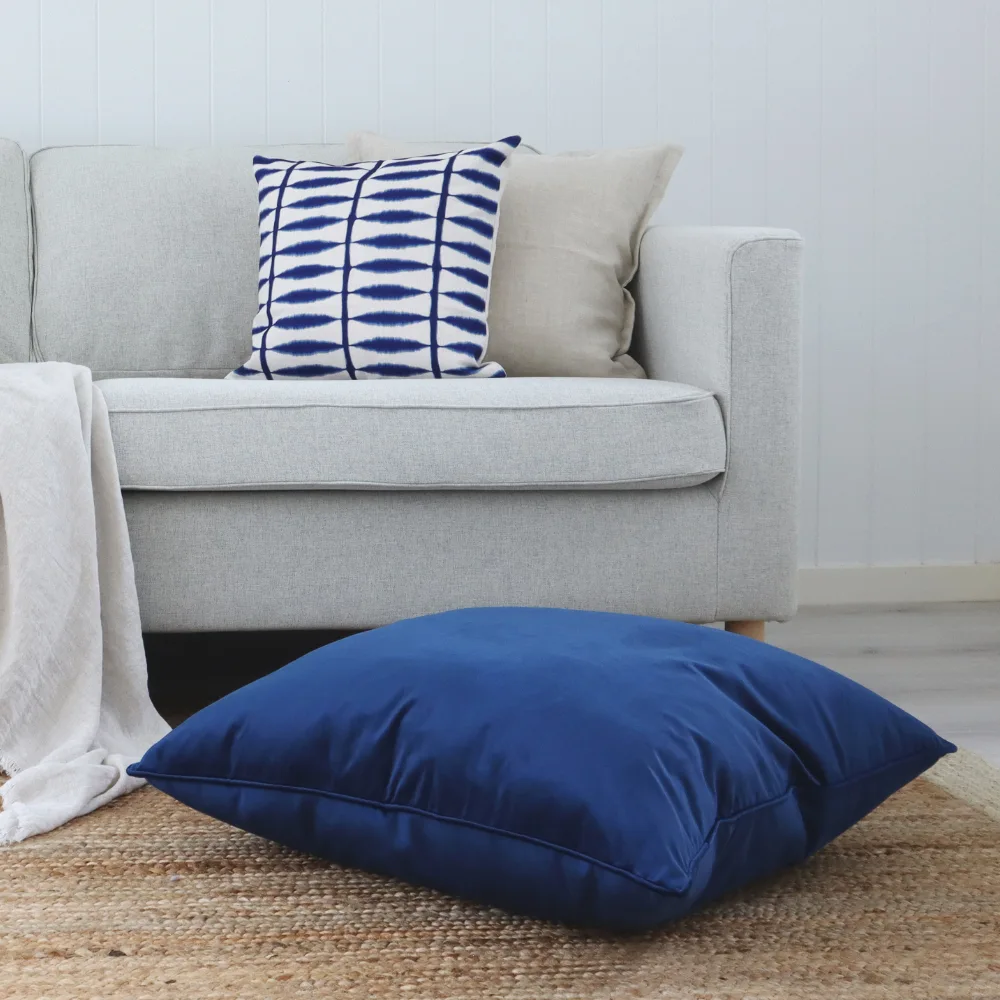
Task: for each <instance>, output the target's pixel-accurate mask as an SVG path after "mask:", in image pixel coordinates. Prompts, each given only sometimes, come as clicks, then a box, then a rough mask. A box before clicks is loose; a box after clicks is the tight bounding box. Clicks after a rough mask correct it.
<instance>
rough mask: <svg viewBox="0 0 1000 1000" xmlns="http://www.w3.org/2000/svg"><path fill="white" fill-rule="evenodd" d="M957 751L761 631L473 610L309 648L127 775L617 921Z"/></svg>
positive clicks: (737, 877)
mask: <svg viewBox="0 0 1000 1000" xmlns="http://www.w3.org/2000/svg"><path fill="white" fill-rule="evenodd" d="M954 749H955V748H954V747H953V746H952V745H951V744H950V743H948V742H947V741H945V740H943V739H941V738H940V737H939V736H937V735H936V734H935V733H934V732H933V731H932V730H931V729H929V728H928V727H927V726H925V725H924V724H923V723H921V722H919V721H918V720H917V719H915V718H913V717H912V716H910V715H908V714H907V713H906V712H904V711H902V710H901V709H899V708H897V707H896V706H895V705H893V704H891V703H890V702H888V701H886V700H885V699H883V698H881V697H879V696H878V695H876V694H873V693H872V692H871V691H869V690H867V689H866V688H864V687H861V686H860V685H858V684H855V683H854V682H853V681H850V680H848V679H847V678H845V677H843V676H841V675H840V674H837V673H835V672H833V671H832V670H827V669H826V668H824V667H821V666H819V665H818V664H816V663H812V662H810V661H809V660H804V659H802V658H801V657H798V656H795V655H793V654H791V653H787V652H784V651H782V650H780V649H776V648H775V647H774V646H769V645H765V644H764V643H759V642H755V641H754V640H753V639H747V638H743V637H741V636H735V635H730V634H727V633H725V632H722V631H720V630H717V629H711V628H706V627H704V626H699V625H684V624H680V623H677V622H671V621H663V620H660V619H655V618H642V617H638V616H632V615H617V614H605V613H598V612H584V611H561V610H555V609H543V608H478V609H469V610H463V611H450V612H446V613H444V614H437V615H429V616H427V617H423V618H415V619H411V620H408V621H401V622H397V623H396V624H393V625H388V626H386V627H384V628H378V629H375V630H373V631H371V632H365V633H361V634H359V635H354V636H351V637H350V638H347V639H342V640H340V641H339V642H334V643H331V644H330V645H328V646H324V647H322V648H321V649H317V650H314V651H313V652H311V653H308V654H307V655H306V656H303V657H301V658H300V659H298V660H296V661H294V662H293V663H290V664H289V665H288V666H286V667H284V668H282V669H281V670H278V671H277V672H276V673H273V674H271V675H269V676H267V677H264V678H263V679H261V680H259V681H256V682H255V683H253V684H249V685H248V686H246V687H244V688H242V689H240V690H239V691H236V692H234V693H233V694H231V695H228V696H227V697H225V698H223V699H222V700H221V701H218V702H216V703H215V704H214V705H210V706H209V707H208V708H206V709H204V710H202V711H201V712H199V713H198V714H197V715H194V716H192V717H191V718H190V719H188V720H187V721H186V722H184V723H183V724H182V725H180V726H179V727H178V728H177V729H175V730H174V731H173V732H172V733H170V734H169V735H168V736H166V737H165V738H164V739H162V740H161V741H160V742H159V743H157V744H156V745H155V746H153V747H151V748H150V750H149V751H148V752H147V753H146V755H145V756H144V757H143V759H142V760H141V761H140V762H139V763H138V764H135V765H133V766H132V767H130V768H129V773H130V774H133V775H137V776H140V777H143V778H147V779H148V780H149V782H150V783H151V784H153V785H155V786H156V787H157V788H159V789H162V790H163V791H164V792H167V793H168V794H170V795H172V796H174V797H175V798H177V799H179V800H180V801H181V802H185V803H187V804H188V805H190V806H193V807H194V808H195V809H199V810H201V811H202V812H205V813H208V814H209V815H210V816H215V817H217V818H218V819H221V820H224V821H226V822H227V823H231V824H233V825H235V826H238V827H242V828H243V829H245V830H249V831H251V832H252V833H256V834H260V835H261V836H263V837H267V838H270V839H271V840H275V841H278V842H279V843H281V844H286V845H288V846H290V847H293V848H297V849H298V850H301V851H307V852H309V853H311V854H317V855H321V856H322V857H324V858H329V859H330V860H331V861H335V862H337V863H338V864H342V865H351V866H356V867H358V868H363V869H367V870H369V871H372V872H380V873H383V874H387V875H392V876H396V877H397V878H400V879H405V880H406V881H408V882H413V883H417V884H420V885H425V886H430V887H432V888H435V889H439V890H442V891H444V892H447V893H452V894H454V895H456V896H461V897H464V898H466V899H470V900H478V901H480V902H484V903H490V904H494V905H496V906H501V907H505V908H507V909H510V910H513V911H516V912H518V913H523V914H528V915H531V916H536V917H542V918H547V919H551V920H558V921H565V922H568V923H572V924H579V925H593V926H602V927H607V928H612V929H619V930H630V929H641V928H646V927H650V926H653V925H656V924H660V923H662V922H664V921H668V920H672V919H675V918H677V917H680V916H683V915H684V914H686V913H688V912H689V911H691V910H693V909H695V908H696V907H699V906H701V905H702V904H704V903H705V902H706V901H708V900H711V899H714V898H716V897H717V896H720V895H721V894H723V893H725V892H728V891H730V890H732V889H736V888H737V887H739V886H742V885H744V884H746V883H748V882H751V881H753V880H754V879H758V878H761V877H762V876H765V875H768V874H769V873H771V872H774V871H777V870H778V869H781V868H784V867H785V866H787V865H793V864H795V863H797V862H800V861H802V860H803V859H804V858H807V857H808V856H809V855H810V854H812V853H813V852H814V851H816V850H818V849H819V848H821V847H822V846H823V845H824V844H826V843H828V842H829V841H830V840H832V839H833V838H834V837H836V836H838V834H840V833H842V832H843V831H844V830H846V829H847V828H848V827H849V826H851V825H852V824H854V823H856V822H857V821H858V820H859V819H861V817H862V816H864V815H865V814H866V813H868V812H869V811H870V810H871V809H873V808H874V807H875V806H877V805H878V804H879V803H880V802H882V801H883V799H885V798H886V797H887V796H889V795H891V794H892V793H893V792H894V791H896V790H897V789H898V788H900V787H901V786H902V785H905V784H906V783H907V782H909V781H910V780H911V779H913V778H915V777H916V776H917V775H919V774H920V773H921V772H922V771H924V770H925V769H926V768H928V767H930V765H931V764H933V763H934V762H935V761H936V760H938V758H940V757H941V756H942V755H944V754H946V753H950V752H951V751H953V750H954Z"/></svg>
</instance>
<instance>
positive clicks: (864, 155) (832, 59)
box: [817, 0, 875, 565]
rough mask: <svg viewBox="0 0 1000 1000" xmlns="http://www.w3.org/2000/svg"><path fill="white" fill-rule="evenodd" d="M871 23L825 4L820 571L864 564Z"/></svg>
mask: <svg viewBox="0 0 1000 1000" xmlns="http://www.w3.org/2000/svg"><path fill="white" fill-rule="evenodd" d="M874 95H875V18H874V7H873V5H872V4H871V3H869V2H868V0H836V2H835V3H832V4H831V3H827V4H825V6H824V25H823V109H822V113H823V162H822V169H823V191H822V199H821V204H822V217H821V224H822V228H823V246H822V251H821V252H822V269H823V273H822V282H821V288H820V295H821V297H822V303H823V315H822V321H821V328H820V367H821V371H822V386H821V398H820V413H819V421H820V454H821V463H822V464H821V467H820V475H819V505H818V524H817V550H818V557H819V562H820V564H821V565H851V564H859V563H860V564H864V563H867V562H868V558H869V550H870V536H869V529H870V525H871V455H872V442H871V436H872V435H871V419H872V393H873V382H872V370H871V353H872V336H873V329H872V327H873V307H874V302H873V299H874V285H873V270H874V266H875V260H874V237H873V218H874V212H875V205H874V188H875V100H874Z"/></svg>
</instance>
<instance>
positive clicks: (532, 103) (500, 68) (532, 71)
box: [493, 0, 549, 150]
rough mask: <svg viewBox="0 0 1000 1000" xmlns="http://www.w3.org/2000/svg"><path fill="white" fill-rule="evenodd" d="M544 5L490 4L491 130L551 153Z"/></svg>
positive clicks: (537, 0) (535, 0)
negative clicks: (521, 139) (548, 125)
mask: <svg viewBox="0 0 1000 1000" xmlns="http://www.w3.org/2000/svg"><path fill="white" fill-rule="evenodd" d="M545 25H546V12H545V4H544V3H543V2H542V0H493V131H494V132H495V133H496V135H497V137H501V136H505V135H520V136H521V137H522V138H523V139H524V141H525V142H527V143H530V144H531V145H532V146H535V147H537V148H538V149H543V150H547V149H548V148H549V135H548V127H547V117H548V116H547V105H548V97H547V93H548V90H547V75H548V69H547V67H548V36H547V34H546V30H545Z"/></svg>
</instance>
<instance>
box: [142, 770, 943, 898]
mask: <svg viewBox="0 0 1000 1000" xmlns="http://www.w3.org/2000/svg"><path fill="white" fill-rule="evenodd" d="M939 757H940V755H935V754H933V753H929V752H928V751H926V750H919V751H917V752H915V753H911V754H906V755H905V756H903V757H898V758H895V759H893V760H891V761H886V762H884V763H882V764H879V765H878V766H877V767H872V768H869V769H868V770H866V771H861V772H859V773H858V774H854V775H851V776H850V777H849V778H844V779H842V780H841V781H837V782H834V783H832V784H828V785H821V786H820V785H819V783H818V782H817V783H816V786H818V787H822V788H823V789H824V790H830V789H834V788H840V787H842V786H844V785H850V784H854V783H856V782H858V781H864V780H865V779H866V778H869V777H871V776H872V775H875V774H878V773H879V772H881V771H886V770H889V768H892V767H898V766H899V765H900V764H904V763H906V762H907V761H909V760H916V759H917V758H932V759H933V760H938V759H939ZM128 770H129V774H131V775H132V776H133V777H137V778H147V779H151V778H152V779H160V780H163V781H188V782H194V783H197V784H204V785H225V786H231V787H237V788H262V789H266V790H268V791H275V792H288V793H291V794H297V795H319V796H321V797H322V798H326V799H333V800H335V801H341V802H350V803H353V804H354V805H362V806H368V807H369V808H372V809H384V810H388V811H390V812H405V813H409V814H411V815H414V816H422V817H424V818H425V819H432V820H435V821H436V822H439V823H451V824H453V825H456V826H465V827H470V828H472V829H476V830H481V831H483V832H485V833H492V834H495V835H496V836H498V837H506V838H509V839H511V840H521V841H524V842H526V843H529V844H535V845H537V846H539V847H545V848H548V849H549V850H552V851H555V852H556V853H558V854H563V855H565V856H567V857H572V858H576V859H577V860H579V861H584V862H586V863H588V864H592V865H595V866H597V867H598V868H603V869H604V870H605V871H609V872H612V873H613V874H615V875H620V876H622V877H623V878H627V879H629V880H631V881H633V882H636V883H637V884H639V885H642V886H645V887H646V888H648V889H652V890H653V891H654V892H657V893H659V894H660V895H664V896H679V895H683V894H684V893H685V892H687V890H688V889H689V888H690V886H691V880H692V873H693V871H694V869H695V866H696V865H697V864H698V861H699V860H700V859H701V857H702V855H703V854H704V853H705V851H707V850H708V848H709V845H710V844H711V843H712V842H713V840H714V839H715V836H716V833H717V832H718V829H719V827H720V826H722V824H724V823H733V822H735V821H736V820H738V819H742V818H743V817H744V816H747V815H749V814H751V813H754V812H758V811H759V810H761V809H766V808H768V807H769V806H773V805H777V804H778V803H779V802H782V801H784V800H785V799H787V798H788V797H789V796H790V795H794V794H795V793H796V792H797V791H798V790H799V788H801V787H805V786H803V785H798V784H792V785H790V786H789V787H788V788H786V789H785V790H784V791H783V792H782V793H781V794H779V795H775V796H773V797H772V798H770V799H765V800H764V801H763V802H757V803H755V804H754V805H752V806H747V807H746V808H745V809H740V810H739V811H738V812H735V813H731V814H730V815H729V816H720V817H717V818H716V820H715V822H714V823H713V824H712V826H711V828H710V829H709V831H708V832H707V833H706V835H705V839H704V841H703V843H702V845H701V847H700V848H699V849H698V851H697V852H696V853H695V854H694V855H693V857H692V858H691V860H690V861H689V862H688V864H687V865H686V867H685V870H684V883H685V884H684V886H683V887H682V888H676V889H675V888H671V887H668V886H664V885H661V884H660V883H658V882H653V881H651V880H650V879H647V878H645V877H644V876H642V875H638V874H636V873H635V872H631V871H628V870H627V869H625V868H620V867H618V866H617V865H614V864H611V863H610V862H608V861H601V860H600V859H598V858H594V857H591V856H590V855H588V854H584V853H583V852H581V851H574V850H573V849H572V848H569V847H564V846H562V845H561V844H553V843H552V842H551V841H548V840H544V839H543V838H541V837H532V836H529V835H528V834H523V833H518V832H516V831H514V830H501V829H499V828H497V827H494V826H490V825H489V824H486V823H477V822H475V821H473V820H468V819H460V818H458V817H455V816H442V815H440V814H439V813H434V812H431V811H429V810H427V809H420V808H419V807H417V806H409V805H400V804H399V803H395V802H377V801H375V800H374V799H364V798H360V797H359V796H355V795H345V794H344V793H342V792H330V791H327V790H326V789H319V788H302V787H300V786H297V785H279V784H274V783H271V782H267V781H249V780H247V779H243V778H223V777H216V776H212V775H206V776H201V775H190V774H164V773H162V772H159V771H150V770H146V769H143V768H139V767H138V766H136V765H132V766H131V767H130V768H129V769H128ZM813 780H814V781H815V779H813Z"/></svg>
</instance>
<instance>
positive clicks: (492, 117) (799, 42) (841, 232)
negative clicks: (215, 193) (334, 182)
mask: <svg viewBox="0 0 1000 1000" xmlns="http://www.w3.org/2000/svg"><path fill="white" fill-rule="evenodd" d="M355 128H370V129H376V130H381V131H385V132H387V133H390V134H392V135H395V136H399V137H404V138H407V137H409V138H421V137H431V136H433V137H438V138H448V139H452V138H476V139H479V138H487V137H494V136H499V135H503V134H509V133H511V132H521V133H522V134H523V135H524V136H525V138H526V139H527V140H528V141H529V142H531V143H533V144H535V145H537V146H539V147H541V148H543V149H548V150H562V149H572V148H584V147H593V146H600V145H608V146H621V145H629V144H640V143H650V142H655V141H657V140H659V139H668V140H673V141H679V142H682V143H684V144H685V145H686V146H687V150H688V152H687V155H686V157H685V160H684V162H683V163H682V165H681V167H680V169H679V170H678V173H677V175H676V177H675V180H674V182H673V184H672V185H671V189H670V191H669V193H668V197H667V203H666V204H665V206H664V208H663V210H662V212H661V218H662V219H663V220H664V221H668V222H676V223H695V224H705V223H717V224H720V223H729V224H742V225H757V224H772V225H779V226H790V227H793V228H795V229H798V230H799V231H801V232H802V233H803V235H804V236H805V237H806V240H807V241H808V255H807V275H806V306H805V349H804V360H803V365H804V368H803V372H804V414H805V435H804V442H803V459H804V461H803V493H804V496H803V499H804V503H803V515H802V549H801V555H802V563H803V565H805V566H814V565H822V566H835V565H862V566H864V565H907V564H914V563H972V562H1000V320H998V317H1000V0H436V2H435V0H0V134H3V135H7V136H11V137H13V138H15V139H18V140H19V141H20V142H21V143H22V144H23V145H25V146H26V147H28V148H31V149H34V148H37V147H39V146H43V145H50V144H58V143H93V142H107V143H122V142H124V143H149V142H156V143H161V144H200V143H208V142H218V143H248V144H255V143H265V142H285V141H301V142H307V141H317V140H323V139H328V140H336V139H340V138H342V137H343V136H344V135H345V134H346V133H347V132H348V131H350V130H352V129H355Z"/></svg>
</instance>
